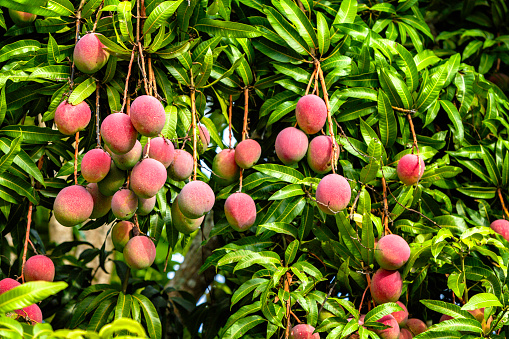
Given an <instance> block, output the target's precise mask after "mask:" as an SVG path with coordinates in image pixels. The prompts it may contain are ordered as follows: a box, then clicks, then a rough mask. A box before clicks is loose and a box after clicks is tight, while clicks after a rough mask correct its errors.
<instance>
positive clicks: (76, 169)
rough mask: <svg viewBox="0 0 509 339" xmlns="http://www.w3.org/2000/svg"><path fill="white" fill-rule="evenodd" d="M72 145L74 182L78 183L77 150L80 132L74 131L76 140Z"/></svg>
mask: <svg viewBox="0 0 509 339" xmlns="http://www.w3.org/2000/svg"><path fill="white" fill-rule="evenodd" d="M74 144H75V146H74V184H75V185H77V184H78V152H79V147H78V146H79V144H80V132H79V131H78V132H76V141H75V143H74Z"/></svg>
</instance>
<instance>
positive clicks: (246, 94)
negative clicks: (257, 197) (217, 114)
mask: <svg viewBox="0 0 509 339" xmlns="http://www.w3.org/2000/svg"><path fill="white" fill-rule="evenodd" d="M248 112H249V88H248V87H247V86H246V87H244V122H243V125H242V141H244V140H246V135H247V122H248ZM230 121H231V119H230ZM243 174H244V169H243V168H241V169H240V178H239V190H238V192H241V191H242V177H243Z"/></svg>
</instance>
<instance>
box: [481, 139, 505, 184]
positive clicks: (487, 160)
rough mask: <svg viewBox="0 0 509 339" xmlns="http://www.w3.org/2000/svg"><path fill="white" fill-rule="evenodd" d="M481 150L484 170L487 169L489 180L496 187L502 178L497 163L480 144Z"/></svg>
mask: <svg viewBox="0 0 509 339" xmlns="http://www.w3.org/2000/svg"><path fill="white" fill-rule="evenodd" d="M481 150H482V158H483V161H484V166H486V170H487V171H488V174H489V176H490V178H491V181H492V182H493V183H494V184H495V185H496V186H497V187H498V186H499V185H500V182H501V180H502V178H501V176H500V171H499V169H498V167H497V164H496V163H495V159H493V157H492V155H491V153H490V152H489V151H488V150H487V149H486V148H484V147H482V146H481Z"/></svg>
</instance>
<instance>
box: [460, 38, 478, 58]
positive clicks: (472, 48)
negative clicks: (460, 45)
mask: <svg viewBox="0 0 509 339" xmlns="http://www.w3.org/2000/svg"><path fill="white" fill-rule="evenodd" d="M482 45H483V42H482V41H480V40H472V41H470V42H469V43H468V45H467V46H466V47H465V49H464V50H463V57H462V58H461V60H465V59H468V58H469V57H470V56H471V55H472V54H474V53H476V52H477V51H478V50H479V49H480V48H481V47H482Z"/></svg>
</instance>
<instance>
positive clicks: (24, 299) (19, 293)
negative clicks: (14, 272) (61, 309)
mask: <svg viewBox="0 0 509 339" xmlns="http://www.w3.org/2000/svg"><path fill="white" fill-rule="evenodd" d="M65 288H67V283H65V282H63V281H59V282H48V281H31V282H26V283H24V284H22V285H20V286H16V287H14V288H13V289H11V290H9V291H7V292H4V293H3V294H2V295H0V312H2V313H7V312H11V311H14V310H18V309H20V308H23V307H27V306H30V305H32V304H35V303H37V302H39V301H41V300H44V299H46V298H47V297H49V296H50V295H53V294H56V293H58V292H60V291H62V290H63V289H65Z"/></svg>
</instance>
